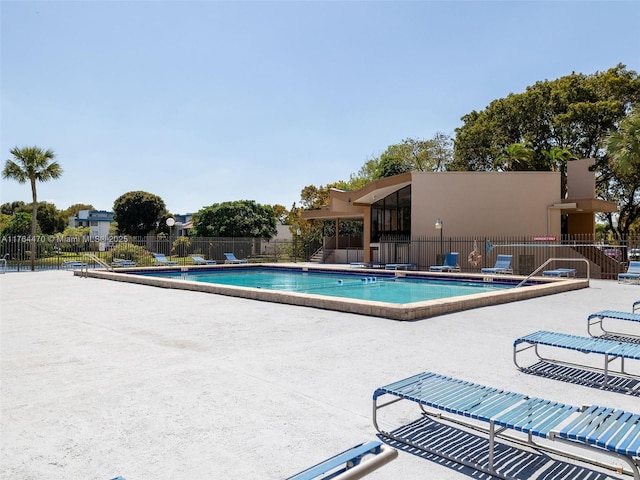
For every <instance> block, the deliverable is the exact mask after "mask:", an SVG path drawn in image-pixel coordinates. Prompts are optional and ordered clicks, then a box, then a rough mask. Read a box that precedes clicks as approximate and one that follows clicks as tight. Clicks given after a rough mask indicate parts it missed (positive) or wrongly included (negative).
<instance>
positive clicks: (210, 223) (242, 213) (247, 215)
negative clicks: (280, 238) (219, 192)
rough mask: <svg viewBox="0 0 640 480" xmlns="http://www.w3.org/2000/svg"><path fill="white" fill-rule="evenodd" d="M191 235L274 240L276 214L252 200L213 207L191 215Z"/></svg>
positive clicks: (224, 203) (217, 204)
mask: <svg viewBox="0 0 640 480" xmlns="http://www.w3.org/2000/svg"><path fill="white" fill-rule="evenodd" d="M193 227H194V228H193V230H195V232H194V234H195V235H199V236H203V237H252V238H266V239H271V238H273V237H275V235H276V233H277V231H276V214H275V212H274V211H273V209H272V208H271V207H270V206H263V205H260V204H259V203H256V202H254V201H253V200H239V201H234V202H223V203H215V204H213V205H211V206H210V207H205V208H203V209H201V210H200V211H198V212H197V213H196V214H195V215H194V223H193Z"/></svg>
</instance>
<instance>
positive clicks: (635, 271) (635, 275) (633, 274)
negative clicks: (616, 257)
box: [618, 261, 640, 283]
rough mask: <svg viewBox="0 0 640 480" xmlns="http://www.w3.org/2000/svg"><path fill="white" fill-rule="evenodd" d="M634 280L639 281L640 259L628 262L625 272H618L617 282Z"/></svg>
mask: <svg viewBox="0 0 640 480" xmlns="http://www.w3.org/2000/svg"><path fill="white" fill-rule="evenodd" d="M634 281H635V282H639V283H640V261H632V262H629V267H628V268H627V271H626V273H619V274H618V283H620V282H634Z"/></svg>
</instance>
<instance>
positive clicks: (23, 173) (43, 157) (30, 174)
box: [2, 146, 62, 271]
mask: <svg viewBox="0 0 640 480" xmlns="http://www.w3.org/2000/svg"><path fill="white" fill-rule="evenodd" d="M10 153H11V155H13V159H9V160H7V161H6V163H5V165H4V169H3V170H2V177H3V178H10V179H13V180H16V181H18V183H26V182H27V181H29V183H30V184H31V197H32V204H31V207H32V211H31V239H30V240H31V270H32V271H33V270H35V269H36V233H37V228H38V194H37V189H36V184H37V182H46V181H48V180H51V179H56V178H59V177H60V176H61V175H62V167H61V166H60V164H59V163H58V162H56V161H54V159H55V153H54V152H53V151H52V150H42V149H41V148H39V147H36V146H33V147H24V148H17V147H14V148H12V149H11V151H10Z"/></svg>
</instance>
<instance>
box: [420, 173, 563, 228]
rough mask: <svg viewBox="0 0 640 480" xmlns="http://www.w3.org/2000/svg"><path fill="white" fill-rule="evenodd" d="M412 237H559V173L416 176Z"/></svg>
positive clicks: (433, 174)
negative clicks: (556, 208) (439, 226)
mask: <svg viewBox="0 0 640 480" xmlns="http://www.w3.org/2000/svg"><path fill="white" fill-rule="evenodd" d="M411 193H412V205H411V234H412V236H433V235H437V234H438V233H437V231H436V229H435V223H436V220H437V219H438V218H439V219H441V220H442V222H443V234H444V235H446V236H452V235H460V236H464V235H495V236H498V235H524V236H533V235H556V236H559V235H560V233H561V232H560V214H559V212H558V211H552V210H549V208H548V207H549V206H551V205H553V204H555V203H558V202H559V201H560V173H559V172H415V173H413V176H412V188H411Z"/></svg>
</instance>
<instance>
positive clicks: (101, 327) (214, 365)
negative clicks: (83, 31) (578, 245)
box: [0, 271, 640, 480]
mask: <svg viewBox="0 0 640 480" xmlns="http://www.w3.org/2000/svg"><path fill="white" fill-rule="evenodd" d="M0 288H1V300H2V310H1V314H2V320H1V334H2V337H1V347H2V350H1V352H0V353H1V369H2V370H1V374H2V377H1V379H2V390H1V397H0V400H1V425H0V428H1V435H2V436H1V447H2V449H1V457H0V460H1V465H0V477H2V478H7V479H8V478H11V479H12V480H18V479H58V478H65V479H67V478H69V479H84V480H89V479H99V480H103V479H105V480H106V479H109V478H112V477H115V476H117V475H122V476H123V477H125V478H126V479H127V480H141V479H154V480H155V479H158V480H161V479H196V480H197V479H281V478H284V477H287V476H289V475H292V474H294V473H297V472H298V471H300V470H302V469H304V468H306V467H308V466H310V465H311V464H313V463H315V462H317V461H320V460H322V459H324V458H326V457H329V456H331V455H333V454H335V453H337V452H339V451H341V450H344V449H346V448H348V447H350V446H352V445H355V444H357V443H360V442H362V441H366V440H373V439H375V438H376V437H375V433H376V432H375V430H374V428H373V426H372V421H371V410H372V404H371V397H372V393H373V391H374V390H375V388H376V387H378V386H382V385H385V384H387V383H391V382H393V381H395V380H399V379H401V378H404V377H407V376H409V375H412V374H415V373H418V372H421V371H424V370H430V371H435V372H439V373H443V374H447V375H452V376H455V377H458V378H463V379H468V380H472V381H475V382H478V383H483V384H488V385H492V386H496V387H501V388H506V389H509V390H513V391H518V392H522V393H529V394H536V395H539V396H545V397H548V398H551V399H554V400H559V401H564V402H567V403H571V404H577V405H580V404H583V403H597V404H604V405H608V406H612V407H618V408H624V409H627V410H631V411H636V412H638V411H640V401H639V399H638V397H633V396H629V395H623V394H620V393H614V392H607V391H601V390H598V389H595V388H589V387H585V386H580V385H573V384H569V383H565V382H560V381H557V380H550V379H546V378H541V377H536V376H532V375H526V374H523V373H521V372H519V371H518V370H517V369H516V368H515V367H514V365H513V362H512V342H513V339H514V338H516V337H518V336H521V335H524V334H526V333H530V332H532V331H535V330H539V329H550V330H557V331H562V332H567V333H577V334H582V335H584V334H586V317H587V315H588V314H589V313H592V312H594V311H597V310H602V309H617V310H626V311H629V310H630V309H631V305H632V303H633V301H635V300H639V299H640V286H636V285H619V284H617V283H616V282H613V281H599V280H593V281H592V282H591V287H590V288H589V289H584V290H579V291H575V292H569V293H562V294H557V295H554V296H549V297H543V298H537V299H532V300H526V301H521V302H517V303H511V304H505V305H498V306H493V307H485V308H481V309H476V310H473V311H467V312H461V313H455V314H450V315H445V316H441V317H437V318H431V319H426V320H421V321H417V322H404V323H401V322H396V321H392V320H385V319H380V318H372V317H366V316H359V315H352V314H347V313H336V312H331V311H324V310H316V309H310V308H304V307H295V306H289V305H278V304H270V303H263V302H256V301H251V300H244V299H239V298H231V297H224V296H218V295H211V294H204V293H198V292H186V291H175V290H166V289H161V288H154V287H148V286H142V285H132V284H124V283H118V282H111V281H105V280H99V279H83V278H79V277H74V276H73V274H72V273H71V272H60V271H53V272H40V273H9V274H6V275H0ZM411 415H412V416H407V418H406V420H407V421H409V420H412V419H414V418H416V417H418V412H417V409H416V410H415V412H414V410H412V411H411ZM471 477H473V478H482V476H478V475H474V474H473V473H470V472H467V471H465V470H464V469H460V468H457V467H450V466H447V465H446V464H443V463H442V462H435V461H432V460H428V459H425V458H420V457H417V456H414V455H412V454H410V453H406V452H401V453H400V456H399V457H398V459H397V460H395V461H394V462H392V463H391V464H389V465H387V466H385V467H383V468H382V469H380V470H378V471H377V472H375V473H374V474H372V475H370V477H368V478H371V479H372V480H376V479H377V480H385V479H389V480H390V479H394V480H397V479H442V480H455V479H464V478H471ZM484 478H486V477H484ZM558 478H560V477H558ZM566 478H569V477H566Z"/></svg>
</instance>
